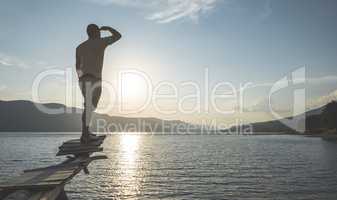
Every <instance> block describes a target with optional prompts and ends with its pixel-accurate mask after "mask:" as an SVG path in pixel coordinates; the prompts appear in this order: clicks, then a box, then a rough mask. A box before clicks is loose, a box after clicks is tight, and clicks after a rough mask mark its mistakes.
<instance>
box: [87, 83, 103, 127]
mask: <svg viewBox="0 0 337 200" xmlns="http://www.w3.org/2000/svg"><path fill="white" fill-rule="evenodd" d="M101 94H102V81H101V79H97V78H95V79H94V81H93V85H92V92H91V95H92V96H91V103H92V104H91V107H90V108H91V110H90V112H91V113H90V119H89V120H90V121H89V124H91V119H92V115H93V113H94V111H95V110H96V108H97V105H98V102H99V100H100V98H101Z"/></svg>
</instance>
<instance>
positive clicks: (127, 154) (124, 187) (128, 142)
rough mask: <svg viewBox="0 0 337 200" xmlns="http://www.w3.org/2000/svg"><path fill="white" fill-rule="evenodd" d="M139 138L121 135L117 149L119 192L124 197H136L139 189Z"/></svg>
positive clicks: (137, 136)
mask: <svg viewBox="0 0 337 200" xmlns="http://www.w3.org/2000/svg"><path fill="white" fill-rule="evenodd" d="M140 138H141V136H139V135H134V134H132V135H130V134H123V135H121V136H120V146H119V147H120V148H119V156H118V160H119V165H118V166H119V170H118V171H119V173H118V174H119V176H118V181H119V182H120V183H121V190H120V192H121V193H123V194H124V195H128V196H129V195H130V196H133V195H136V194H137V193H138V192H139V189H140V185H139V184H140V183H139V178H138V175H139V173H140V172H139V161H138V156H139V155H138V149H139V143H140Z"/></svg>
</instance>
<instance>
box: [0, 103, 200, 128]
mask: <svg viewBox="0 0 337 200" xmlns="http://www.w3.org/2000/svg"><path fill="white" fill-rule="evenodd" d="M36 105H44V106H46V107H48V108H61V109H66V110H68V111H71V112H68V113H64V114H55V115H54V114H46V113H43V112H41V111H39V110H38V109H37V107H36ZM81 113H82V109H78V108H69V107H65V106H64V105H62V104H35V103H33V102H30V101H0V131H1V132H12V131H13V132H79V131H81V116H82V114H81ZM103 125H104V126H103ZM185 127H194V128H195V131H197V132H198V131H200V130H199V127H198V126H196V125H193V124H188V123H185V122H183V121H178V120H173V121H170V120H161V119H157V118H126V117H117V116H109V115H105V114H95V115H94V117H93V124H92V130H93V131H97V132H106V131H108V132H114V131H118V132H122V131H129V132H177V131H178V130H179V131H185V130H184V128H185Z"/></svg>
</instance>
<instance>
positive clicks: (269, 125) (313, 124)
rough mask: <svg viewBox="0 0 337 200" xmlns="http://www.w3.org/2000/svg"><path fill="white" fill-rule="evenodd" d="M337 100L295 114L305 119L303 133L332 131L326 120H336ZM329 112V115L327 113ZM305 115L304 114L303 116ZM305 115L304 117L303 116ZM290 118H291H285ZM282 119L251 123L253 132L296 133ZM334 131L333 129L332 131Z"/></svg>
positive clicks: (235, 128) (232, 128) (231, 130)
mask: <svg viewBox="0 0 337 200" xmlns="http://www.w3.org/2000/svg"><path fill="white" fill-rule="evenodd" d="M336 106H337V102H335V101H333V102H331V103H329V104H327V105H325V106H322V107H320V108H316V109H313V110H310V111H307V112H306V113H303V114H301V115H298V116H295V117H294V118H295V119H296V118H297V119H300V120H301V119H305V120H306V122H305V124H306V127H305V133H306V134H317V133H326V132H331V131H334V130H333V127H331V125H329V124H328V121H333V122H336V123H337V121H336V120H335V116H336V114H337V112H336ZM327 113H329V115H328V114H327ZM304 115H305V116H304ZM304 117H305V118H304ZM285 119H291V118H285ZM281 121H282V120H273V121H266V122H258V123H252V124H251V127H252V129H253V132H254V133H270V134H273V133H296V131H295V130H294V129H292V128H289V127H288V126H286V125H285V124H283V123H282V122H281ZM336 123H332V124H336ZM330 124H331V123H330ZM247 127H248V125H243V126H241V127H231V128H230V129H228V130H223V132H229V131H230V132H235V131H242V130H244V129H245V128H247ZM334 132H335V131H334Z"/></svg>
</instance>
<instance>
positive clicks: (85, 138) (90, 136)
mask: <svg viewBox="0 0 337 200" xmlns="http://www.w3.org/2000/svg"><path fill="white" fill-rule="evenodd" d="M97 140H99V137H98V136H96V135H94V134H87V135H85V136H83V135H82V137H81V143H82V144H88V143H90V142H93V141H97Z"/></svg>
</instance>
